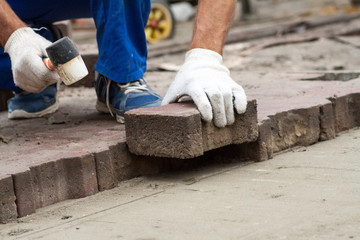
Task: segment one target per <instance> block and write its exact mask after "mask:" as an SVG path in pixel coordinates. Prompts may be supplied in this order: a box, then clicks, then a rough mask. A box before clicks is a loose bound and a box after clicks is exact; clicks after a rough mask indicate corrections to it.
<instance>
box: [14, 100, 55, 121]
mask: <svg viewBox="0 0 360 240" xmlns="http://www.w3.org/2000/svg"><path fill="white" fill-rule="evenodd" d="M59 105H60V104H59V101H58V100H56V102H55V103H54V104H53V105H51V106H50V107H48V108H46V109H44V110H42V111H40V112H36V113H29V112H26V111H24V110H15V111H13V112H11V113H8V119H24V118H39V117H43V116H45V115H48V114H51V113H54V112H56V111H57V110H58V109H59Z"/></svg>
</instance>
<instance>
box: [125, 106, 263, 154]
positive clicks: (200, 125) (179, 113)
mask: <svg viewBox="0 0 360 240" xmlns="http://www.w3.org/2000/svg"><path fill="white" fill-rule="evenodd" d="M125 129H126V140H127V144H128V146H129V151H130V152H131V153H133V154H136V155H144V156H155V157H168V158H180V159H185V158H195V157H198V156H202V155H203V154H204V152H207V151H210V150H213V149H217V148H220V147H224V146H227V145H231V144H242V143H245V142H254V141H256V139H257V137H258V126H257V110H256V101H250V102H248V106H247V110H246V113H245V114H241V115H240V114H239V115H236V118H235V123H234V124H233V125H231V126H226V127H224V128H217V127H215V125H214V124H213V123H212V122H211V123H208V122H204V121H201V117H200V112H199V111H198V110H197V108H196V106H195V104H193V103H186V102H184V103H175V104H169V105H166V106H161V107H157V108H151V109H137V110H132V111H129V112H128V113H126V114H125Z"/></svg>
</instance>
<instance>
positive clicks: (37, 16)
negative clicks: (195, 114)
mask: <svg viewBox="0 0 360 240" xmlns="http://www.w3.org/2000/svg"><path fill="white" fill-rule="evenodd" d="M235 5H236V0H221V1H219V0H199V4H198V10H197V15H196V20H195V26H194V33H193V38H192V41H191V44H190V48H189V51H188V52H187V53H186V55H185V62H184V64H183V66H182V67H181V69H180V71H179V72H178V74H177V76H176V77H175V80H174V81H173V82H172V84H171V85H170V88H169V89H168V91H167V93H166V95H165V97H164V99H161V97H160V96H159V95H158V94H156V93H155V92H154V91H153V90H152V89H151V88H150V87H149V86H148V84H147V83H146V81H145V80H144V79H143V76H144V73H145V71H146V60H147V42H146V37H145V33H144V28H145V26H146V23H147V20H148V16H149V13H150V10H151V0H114V1H110V0H107V1H99V0H77V1H73V0H63V1H45V0H31V1H28V0H8V1H7V2H6V1H5V0H0V44H1V46H2V47H3V49H2V48H1V47H0V88H1V89H11V90H12V91H13V92H14V94H15V96H14V97H13V98H11V99H10V100H9V101H8V117H9V118H10V119H16V118H33V117H41V116H44V115H45V114H49V113H53V112H55V111H56V110H57V108H58V101H57V96H56V95H57V94H56V93H57V87H56V83H57V82H58V81H59V76H58V75H57V73H56V72H53V71H50V70H48V69H47V68H46V67H44V64H43V62H42V59H43V58H44V57H46V56H47V54H46V51H45V48H46V47H47V46H48V45H50V44H51V41H53V40H54V39H53V37H52V34H51V32H50V30H49V28H48V27H47V26H49V24H51V23H53V22H55V21H60V20H66V19H73V18H86V17H92V18H93V19H94V21H95V25H96V29H97V43H98V48H99V59H98V61H97V64H96V67H95V70H96V77H95V91H96V94H97V97H98V101H97V105H96V108H97V109H98V110H99V111H102V112H108V113H113V114H115V115H116V117H117V120H118V121H120V122H122V121H123V117H124V113H125V112H126V111H128V110H131V109H136V108H143V107H155V106H160V105H161V104H162V105H165V104H169V103H172V102H176V101H178V100H179V98H180V97H182V96H189V97H191V98H192V100H193V101H194V102H195V104H196V106H197V107H198V109H199V111H200V113H201V116H202V118H203V119H204V120H205V121H213V122H214V124H215V125H216V126H218V127H224V126H226V125H231V124H233V123H234V121H235V114H236V113H238V114H241V113H244V112H245V110H246V104H247V100H246V95H245V92H244V90H243V88H242V87H241V86H240V85H238V84H237V83H235V82H234V81H233V80H232V79H231V77H230V72H229V70H228V69H227V68H226V67H225V66H224V65H223V58H222V50H223V45H224V40H225V37H226V35H227V32H228V30H229V27H230V24H231V22H232V19H233V15H234V10H235Z"/></svg>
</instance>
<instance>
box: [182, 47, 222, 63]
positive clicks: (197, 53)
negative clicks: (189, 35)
mask: <svg viewBox="0 0 360 240" xmlns="http://www.w3.org/2000/svg"><path fill="white" fill-rule="evenodd" d="M194 60H195V61H197V60H201V61H207V62H209V61H211V62H216V63H219V64H222V63H223V57H222V56H221V55H220V54H219V53H217V52H215V51H212V50H209V49H205V48H194V49H191V50H190V51H188V52H187V53H186V54H185V62H186V61H194Z"/></svg>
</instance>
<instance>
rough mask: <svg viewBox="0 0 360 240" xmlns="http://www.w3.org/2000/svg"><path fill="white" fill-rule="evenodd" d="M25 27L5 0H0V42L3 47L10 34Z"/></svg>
mask: <svg viewBox="0 0 360 240" xmlns="http://www.w3.org/2000/svg"><path fill="white" fill-rule="evenodd" d="M22 27H26V24H25V23H24V22H23V21H21V20H20V19H19V18H18V16H16V14H15V13H14V11H13V10H12V9H11V8H10V6H9V5H8V4H7V2H6V1H5V0H0V29H1V31H0V44H1V46H2V47H5V43H6V42H7V40H8V39H9V37H10V35H11V34H12V33H13V32H15V31H16V30H17V29H19V28H22Z"/></svg>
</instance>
